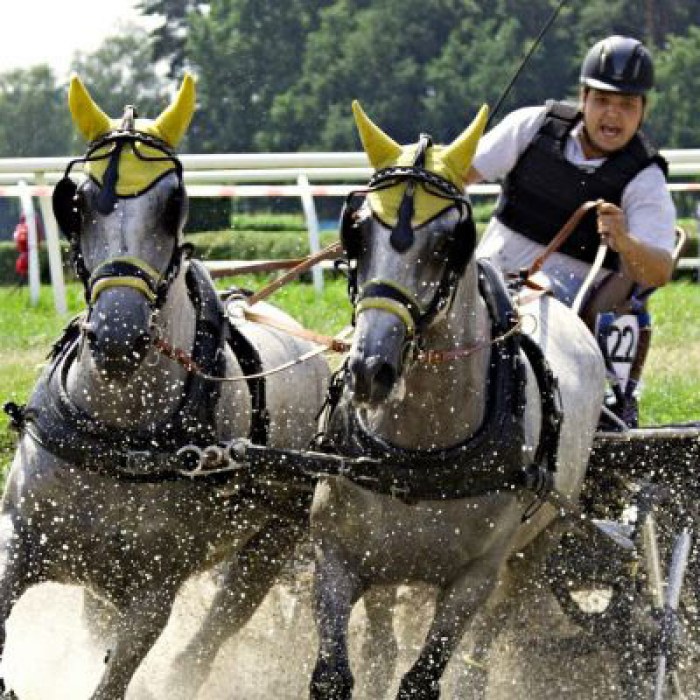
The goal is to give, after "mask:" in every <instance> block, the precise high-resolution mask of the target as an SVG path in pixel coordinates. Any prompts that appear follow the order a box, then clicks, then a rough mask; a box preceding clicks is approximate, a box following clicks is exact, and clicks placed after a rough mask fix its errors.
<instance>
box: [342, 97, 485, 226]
mask: <svg viewBox="0 0 700 700" xmlns="http://www.w3.org/2000/svg"><path fill="white" fill-rule="evenodd" d="M352 108H353V114H354V116H355V124H356V126H357V130H358V132H359V135H360V140H361V141H362V146H363V148H364V150H365V153H366V154H367V158H368V159H369V162H370V164H371V165H372V167H373V168H375V170H380V169H382V168H386V167H389V166H392V165H407V166H410V165H413V162H414V160H415V157H416V148H417V145H416V144H412V145H409V146H400V145H399V144H397V143H396V142H395V141H394V140H393V139H391V138H390V137H389V136H387V135H386V134H385V133H384V132H383V131H382V130H381V129H380V128H379V127H378V126H377V125H376V124H374V123H373V122H372V121H371V120H370V119H369V117H367V115H366V114H365V112H364V110H363V109H362V107H361V106H360V104H359V103H358V102H357V101H354V102H353V105H352ZM487 117H488V107H487V106H486V105H484V106H482V107H481V109H480V110H479V113H478V114H477V116H476V117H475V119H474V121H473V122H472V123H471V124H470V125H469V126H468V127H467V128H466V129H465V130H464V131H463V132H462V133H461V134H460V135H459V136H458V137H457V138H456V139H455V140H454V141H453V142H452V143H451V144H449V145H447V146H432V147H431V148H428V150H427V152H426V159H425V169H426V170H429V171H430V172H433V173H436V174H437V175H440V176H441V177H443V178H444V179H445V180H448V181H449V182H451V183H452V184H453V185H455V186H456V187H458V188H460V189H463V188H464V184H465V177H466V174H467V171H468V170H469V166H470V165H471V161H472V159H473V157H474V153H475V151H476V146H477V144H478V142H479V139H480V138H481V135H482V133H483V131H484V128H485V126H486V120H487ZM405 189H406V184H405V183H402V184H398V185H396V186H394V187H389V188H387V189H383V190H379V191H377V192H370V193H369V195H368V199H369V202H370V206H371V207H372V211H374V213H375V214H376V215H377V216H378V217H379V218H380V219H381V220H382V221H383V222H384V223H385V224H387V225H389V226H394V225H395V224H396V221H397V218H398V209H399V205H400V204H401V200H402V198H403V193H404V191H405ZM449 206H451V204H450V203H449V201H447V200H445V199H443V198H442V197H438V196H436V195H434V194H431V193H430V192H427V191H426V190H425V189H424V188H423V187H418V188H417V189H416V194H415V200H414V213H413V219H412V225H413V226H414V227H418V226H421V225H422V224H424V223H426V222H427V221H430V220H431V219H433V218H434V217H436V216H437V215H438V214H439V213H440V212H441V211H443V210H444V209H446V208H447V207H449Z"/></svg>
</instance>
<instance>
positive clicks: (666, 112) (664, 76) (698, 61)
mask: <svg viewBox="0 0 700 700" xmlns="http://www.w3.org/2000/svg"><path fill="white" fill-rule="evenodd" d="M656 81H657V84H658V85H659V92H658V93H657V94H656V95H655V96H654V99H653V101H652V105H651V109H650V111H649V118H648V125H649V130H650V131H651V132H652V133H653V136H654V139H655V140H656V141H657V142H658V143H661V144H663V146H664V147H666V148H697V146H698V143H700V126H699V125H698V120H697V114H698V110H700V28H698V27H695V26H691V27H689V28H688V33H687V35H686V36H683V37H680V36H677V37H670V38H669V45H668V49H667V50H666V51H664V52H662V53H660V54H659V55H658V56H657V59H656Z"/></svg>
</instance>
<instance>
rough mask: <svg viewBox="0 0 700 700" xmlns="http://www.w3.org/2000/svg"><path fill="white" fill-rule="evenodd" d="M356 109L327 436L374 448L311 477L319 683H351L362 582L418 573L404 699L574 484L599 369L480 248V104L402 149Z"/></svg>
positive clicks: (434, 689) (429, 686)
mask: <svg viewBox="0 0 700 700" xmlns="http://www.w3.org/2000/svg"><path fill="white" fill-rule="evenodd" d="M353 109H354V112H355V119H356V123H357V126H358V129H359V132H360V137H361V139H362V143H363V146H364V148H365V151H366V152H367V155H368V157H369V160H370V162H371V164H372V165H373V166H374V168H375V170H376V172H375V175H374V177H373V178H372V180H371V181H370V183H369V186H368V191H367V192H366V193H365V195H364V198H363V199H362V200H361V202H359V203H357V202H355V201H354V200H353V199H350V200H349V201H348V204H347V205H346V210H345V212H344V214H343V222H342V237H343V241H344V244H345V249H346V251H347V254H348V257H349V259H350V282H351V284H350V289H351V293H352V297H353V302H354V308H355V319H356V330H355V336H354V341H353V346H352V349H351V351H350V353H349V357H348V360H347V363H346V366H345V370H344V373H339V374H338V375H337V379H336V381H337V383H338V386H339V389H340V390H339V391H338V392H337V393H338V394H339V395H340V397H341V398H340V399H339V401H338V402H337V403H336V404H335V406H333V407H331V410H330V418H329V423H328V429H327V431H326V432H327V436H326V449H328V450H332V449H335V450H337V451H339V452H341V453H343V454H346V455H350V456H353V455H357V456H360V455H363V456H373V457H376V458H377V459H378V460H380V462H379V464H378V465H375V466H374V467H373V468H372V470H369V469H368V470H365V471H362V472H361V473H360V472H359V471H356V472H355V473H353V471H352V469H350V478H345V477H344V476H343V477H328V478H326V479H324V480H323V481H322V482H320V483H319V485H318V486H317V488H316V494H315V497H314V503H313V506H312V514H311V527H312V537H313V540H314V543H315V548H316V574H315V577H316V578H315V597H316V603H315V607H316V622H317V628H318V632H319V638H320V646H319V654H318V658H317V663H316V666H315V669H314V672H313V676H312V680H311V696H312V697H313V698H317V699H320V698H325V699H331V698H332V699H333V700H340V699H341V698H342V699H345V698H349V697H351V695H352V687H353V677H352V673H351V669H350V662H349V659H348V653H347V649H348V647H347V623H348V617H349V614H350V611H351V609H352V606H353V605H354V603H355V602H356V601H357V600H358V599H359V598H360V597H361V596H362V595H363V594H364V592H365V591H366V590H367V589H368V588H369V587H370V586H372V585H374V584H380V585H396V584H400V583H411V582H416V583H418V582H420V583H427V584H430V585H432V586H434V587H435V589H436V592H437V602H436V609H435V615H434V618H433V620H432V623H431V625H430V628H429V631H428V633H427V638H426V639H425V642H424V645H423V648H422V650H421V652H420V655H419V657H418V659H417V661H416V662H415V664H414V665H413V666H412V668H411V669H410V670H409V671H408V673H406V674H405V675H404V676H403V677H402V680H401V682H400V686H399V692H398V697H399V698H401V699H404V700H408V698H411V699H413V700H415V699H417V698H418V699H428V698H437V697H439V695H440V679H441V677H442V675H443V672H444V670H445V667H446V665H447V663H448V661H449V660H450V657H451V655H452V653H453V651H454V649H455V647H456V645H457V644H458V642H459V641H460V638H461V637H462V635H463V633H464V630H465V628H466V625H467V623H468V622H469V621H470V620H471V619H472V617H473V616H474V614H475V613H476V612H477V611H479V610H480V609H481V608H482V606H484V604H485V603H486V602H487V601H488V599H489V598H490V596H491V595H492V593H493V592H494V590H495V588H496V584H497V582H498V581H499V580H500V579H501V578H502V573H503V569H504V566H505V565H506V562H507V560H508V558H509V556H510V555H511V554H513V553H515V552H516V551H520V550H522V548H524V547H525V546H527V545H528V544H530V543H533V542H534V541H535V540H536V539H538V535H540V534H542V533H544V532H545V531H546V530H547V528H548V526H549V525H551V524H552V523H553V521H554V519H555V518H556V515H557V511H556V509H555V508H553V507H552V505H551V504H550V502H549V501H548V494H554V493H555V492H556V493H557V494H559V495H560V496H562V497H566V498H569V499H574V500H575V499H576V498H577V494H578V492H579V489H580V487H581V483H582V479H583V476H584V472H585V468H586V462H587V457H588V453H589V449H590V446H591V442H592V436H593V433H594V430H595V427H596V423H597V419H598V415H599V412H600V406H601V400H602V395H603V387H604V368H603V361H602V358H601V355H600V352H599V349H598V348H597V346H596V343H595V341H594V339H593V337H592V335H591V334H590V333H589V331H588V330H587V329H586V327H585V326H584V324H583V323H582V322H581V321H580V319H579V318H578V317H577V316H576V315H575V314H574V313H573V312H572V311H571V310H569V309H568V308H566V307H565V306H563V305H561V304H560V303H558V302H557V301H555V300H554V299H552V298H550V297H549V296H542V295H541V296H537V297H535V298H534V299H530V300H527V299H523V301H522V302H521V303H520V305H519V306H518V305H515V304H514V303H513V301H512V300H511V296H510V294H509V292H508V290H507V289H506V288H505V284H504V282H503V279H502V277H501V275H500V274H499V273H498V272H497V271H496V270H495V269H494V268H492V267H491V266H490V265H489V264H488V262H487V261H477V260H475V259H474V257H473V252H474V247H475V244H476V232H475V228H474V224H473V221H472V219H471V210H470V205H469V202H468V200H467V199H466V198H465V197H464V195H463V190H464V180H463V175H464V174H465V173H466V172H467V170H468V167H469V164H470V162H471V159H472V157H473V153H474V149H475V147H476V143H477V141H478V139H479V137H480V135H481V132H482V130H483V127H484V124H485V118H486V109H485V108H484V109H482V110H481V111H480V113H479V115H478V117H477V119H476V120H475V121H474V123H473V124H472V125H471V126H470V127H469V128H468V129H467V130H465V132H464V133H463V134H462V135H461V136H459V137H458V138H457V139H456V140H455V141H454V142H453V143H452V144H450V145H449V146H435V145H433V144H432V142H431V140H430V138H429V137H427V136H422V137H421V139H420V142H419V143H418V144H417V145H412V146H406V147H402V146H400V145H399V144H397V143H396V142H395V141H393V140H392V139H391V138H390V137H389V136H387V135H386V134H384V133H383V132H382V131H381V130H380V129H379V128H378V127H377V126H376V125H375V124H373V123H372V122H371V121H370V120H369V119H368V118H367V117H366V115H365V114H364V112H363V111H362V110H361V108H360V107H359V105H358V104H357V103H355V104H354V105H353ZM552 489H554V491H552ZM532 575H535V574H534V573H533V574H532Z"/></svg>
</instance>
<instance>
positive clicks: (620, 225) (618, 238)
mask: <svg viewBox="0 0 700 700" xmlns="http://www.w3.org/2000/svg"><path fill="white" fill-rule="evenodd" d="M597 214H598V233H599V234H600V237H601V239H602V241H603V242H604V243H607V245H609V246H610V247H611V248H612V249H613V250H615V251H619V245H620V243H621V242H622V240H623V239H624V238H626V237H627V236H629V232H628V231H627V221H626V220H625V214H624V212H623V211H622V209H620V207H618V206H617V205H615V204H611V203H610V202H604V201H601V202H600V203H599V204H598V207H597Z"/></svg>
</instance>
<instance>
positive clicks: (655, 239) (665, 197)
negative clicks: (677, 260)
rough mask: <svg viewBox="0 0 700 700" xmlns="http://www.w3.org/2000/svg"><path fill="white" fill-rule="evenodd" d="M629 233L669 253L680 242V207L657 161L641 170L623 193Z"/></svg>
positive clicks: (623, 205) (623, 204) (623, 207)
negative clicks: (677, 208)
mask: <svg viewBox="0 0 700 700" xmlns="http://www.w3.org/2000/svg"><path fill="white" fill-rule="evenodd" d="M621 204H622V209H623V211H624V212H625V217H626V218H627V228H628V229H629V232H630V233H631V234H632V235H633V236H636V237H637V238H638V239H639V240H641V241H643V242H644V243H647V244H649V245H652V246H654V247H656V248H661V249H662V250H666V251H668V252H669V253H670V252H672V251H673V248H674V246H675V244H676V233H675V231H676V208H675V206H674V204H673V199H672V197H671V193H670V192H669V191H668V186H667V184H666V178H665V177H664V174H663V172H662V171H661V168H660V167H659V166H658V165H656V164H655V163H654V164H652V165H649V166H648V167H646V168H644V170H642V171H641V172H639V173H638V174H637V175H636V176H635V177H634V178H633V179H632V180H631V181H630V182H629V184H628V185H627V187H625V190H624V192H623V193H622V203H621Z"/></svg>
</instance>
